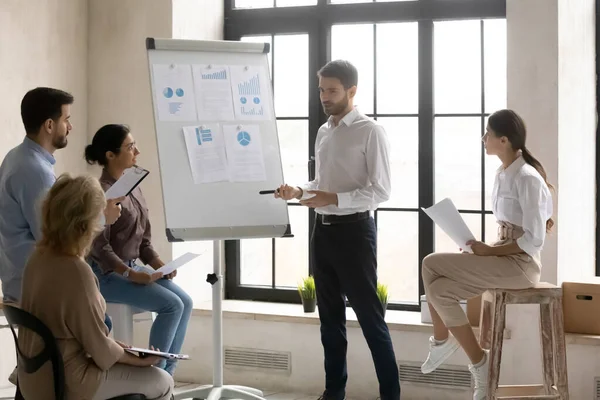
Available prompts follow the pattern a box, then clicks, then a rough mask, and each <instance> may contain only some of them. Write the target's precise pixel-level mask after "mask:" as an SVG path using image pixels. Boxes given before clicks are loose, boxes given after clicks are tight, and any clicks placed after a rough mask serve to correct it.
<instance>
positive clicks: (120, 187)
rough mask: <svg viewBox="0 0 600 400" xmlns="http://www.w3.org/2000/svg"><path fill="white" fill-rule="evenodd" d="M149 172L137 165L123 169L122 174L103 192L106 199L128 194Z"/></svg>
mask: <svg viewBox="0 0 600 400" xmlns="http://www.w3.org/2000/svg"><path fill="white" fill-rule="evenodd" d="M149 173H150V171H148V170H147V169H144V168H142V167H138V166H137V165H135V166H133V167H131V168H129V169H127V170H125V172H124V173H123V175H122V176H121V177H120V178H119V180H117V181H116V182H115V183H114V184H113V185H112V186H111V187H109V188H108V190H107V191H106V193H105V196H106V200H110V199H115V198H117V197H122V196H129V194H130V193H131V192H132V191H133V189H135V188H136V187H137V186H138V185H139V184H140V183H141V182H142V181H143V180H144V179H145V178H146V177H147V176H148V174H149Z"/></svg>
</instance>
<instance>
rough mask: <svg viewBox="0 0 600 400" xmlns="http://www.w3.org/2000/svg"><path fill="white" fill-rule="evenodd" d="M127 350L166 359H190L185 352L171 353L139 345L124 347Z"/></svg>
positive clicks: (140, 355)
mask: <svg viewBox="0 0 600 400" xmlns="http://www.w3.org/2000/svg"><path fill="white" fill-rule="evenodd" d="M125 350H126V351H129V352H134V353H138V356H139V357H145V356H148V355H153V356H157V357H160V358H165V359H167V360H190V356H188V355H187V354H173V353H165V352H162V351H156V350H150V349H142V348H139V347H129V348H127V349H125Z"/></svg>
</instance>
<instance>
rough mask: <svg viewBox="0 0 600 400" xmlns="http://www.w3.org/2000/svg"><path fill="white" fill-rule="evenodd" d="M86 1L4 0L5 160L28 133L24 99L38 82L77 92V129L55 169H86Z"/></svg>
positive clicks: (0, 35) (0, 143) (0, 105)
mask: <svg viewBox="0 0 600 400" xmlns="http://www.w3.org/2000/svg"><path fill="white" fill-rule="evenodd" d="M87 8H88V5H87V0H28V1H21V0H2V2H1V3H0V43H2V44H1V45H0V71H2V86H1V87H2V92H3V93H4V94H3V96H2V98H1V99H0V121H1V122H2V130H1V131H0V159H2V158H4V156H5V155H6V153H7V152H8V151H9V150H10V149H11V148H13V147H15V146H16V145H18V144H19V143H21V142H22V141H23V138H24V137H25V131H24V129H23V123H22V122H21V108H20V107H21V100H22V98H23V96H24V95H25V93H26V92H27V91H28V90H30V89H33V88H35V87H37V86H51V87H56V88H59V89H63V90H66V91H68V92H70V93H72V94H73V96H75V104H74V106H73V107H72V113H73V115H72V121H73V126H74V129H73V131H72V132H71V134H70V135H69V145H68V147H67V148H65V149H63V150H60V151H57V152H56V159H57V164H56V172H57V174H58V173H62V172H65V171H69V172H72V173H75V174H77V173H82V172H85V170H86V166H85V162H84V161H83V158H82V154H83V147H84V145H85V143H86V141H87V137H86V127H87V67H86V66H87V39H88V30H87V29H88V26H87Z"/></svg>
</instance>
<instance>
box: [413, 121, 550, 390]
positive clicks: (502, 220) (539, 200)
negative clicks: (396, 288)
mask: <svg viewBox="0 0 600 400" xmlns="http://www.w3.org/2000/svg"><path fill="white" fill-rule="evenodd" d="M525 139H526V129H525V123H524V122H523V120H522V119H521V117H520V116H519V115H517V114H516V113H515V112H514V111H511V110H501V111H498V112H496V113H494V114H492V115H491V116H490V117H489V120H488V126H487V129H486V133H485V135H484V136H483V138H482V140H483V143H484V144H485V149H486V153H487V154H488V155H495V156H497V157H498V158H500V160H501V161H502V166H501V167H500V168H499V169H498V172H497V175H496V180H495V183H494V189H493V194H492V205H493V206H492V207H493V212H494V216H495V217H496V219H497V221H498V224H499V229H498V241H497V242H496V243H494V244H492V245H487V244H485V243H482V242H478V241H472V242H469V243H467V245H469V246H470V247H471V250H472V252H473V253H474V254H468V253H462V254H460V253H455V254H449V253H447V254H445V253H438V254H431V255H429V256H427V257H426V258H425V259H424V260H423V268H422V269H423V283H424V286H425V294H426V296H427V304H428V305H429V309H430V311H431V317H432V322H433V337H431V338H430V339H429V348H430V350H429V355H428V357H427V360H426V361H425V363H424V364H423V366H422V367H421V370H422V372H423V373H426V374H427V373H430V372H432V371H434V370H435V369H436V368H437V367H439V366H440V365H441V364H443V363H444V362H445V361H446V360H447V359H448V358H449V357H450V356H451V355H452V354H453V353H454V352H455V351H456V350H457V349H458V347H459V346H460V347H462V348H463V350H464V351H465V353H466V354H467V356H468V357H469V359H470V360H471V364H470V365H469V369H470V371H471V373H472V374H473V378H474V382H475V392H474V395H473V399H474V400H482V399H485V398H486V395H487V393H486V392H487V378H488V367H489V364H488V354H487V351H484V350H483V349H482V348H481V346H480V345H479V343H478V341H477V339H476V338H475V334H474V333H473V329H472V328H471V326H470V324H469V321H468V319H467V316H466V315H465V313H464V311H463V309H462V308H461V307H460V304H459V301H460V300H465V299H470V298H473V297H476V296H478V295H480V294H482V293H484V292H485V291H486V290H488V289H496V288H502V289H526V288H530V287H533V286H535V284H536V283H538V282H539V280H540V271H541V262H540V251H541V250H542V246H543V244H544V240H545V238H546V232H547V231H550V229H551V228H552V226H553V225H554V222H553V220H552V218H551V216H552V195H551V193H550V189H551V188H552V186H551V185H550V184H549V183H548V180H547V178H546V172H545V171H544V168H543V167H542V165H541V164H540V162H539V161H538V160H536V159H535V158H534V157H533V156H532V155H531V153H530V152H529V150H527V148H526V147H525ZM448 331H450V333H452V336H451V337H449V332H448Z"/></svg>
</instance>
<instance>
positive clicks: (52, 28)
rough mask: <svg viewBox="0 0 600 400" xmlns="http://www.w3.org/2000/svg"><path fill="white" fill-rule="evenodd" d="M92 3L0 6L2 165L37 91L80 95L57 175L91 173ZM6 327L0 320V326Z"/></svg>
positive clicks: (37, 0) (0, 360) (62, 0)
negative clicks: (25, 103) (86, 153)
mask: <svg viewBox="0 0 600 400" xmlns="http://www.w3.org/2000/svg"><path fill="white" fill-rule="evenodd" d="M87 28H88V27H87V0H28V1H22V0H2V2H0V43H1V44H0V71H1V72H2V78H1V80H2V84H1V86H0V87H1V88H2V93H3V95H2V97H1V98H0V123H1V124H2V130H1V131H0V160H1V159H3V158H4V156H5V155H6V153H7V152H8V151H9V150H10V149H12V148H13V147H15V146H17V145H18V144H19V143H21V142H22V141H23V138H24V137H25V131H24V128H23V123H22V121H21V100H22V98H23V96H24V95H25V93H26V92H27V91H28V90H30V89H33V88H35V87H37V86H51V87H56V88H59V89H63V90H66V91H68V92H70V93H72V94H73V95H74V96H75V104H74V106H73V107H72V113H73V114H72V122H73V125H74V129H73V131H72V132H71V134H70V135H69V145H68V146H67V148H65V149H63V150H60V151H57V152H56V158H57V163H56V168H55V169H56V172H57V174H59V173H62V172H65V171H69V172H71V173H74V174H79V173H83V172H85V171H86V164H85V162H84V161H83V158H82V154H83V147H84V145H85V143H86V141H87V137H86V126H87V73H86V66H87V37H88V35H87V34H88V31H87ZM2 323H5V321H4V319H3V318H0V324H2ZM0 345H1V346H2V351H1V354H2V355H1V356H0V387H2V386H5V385H7V384H8V375H9V374H10V373H11V372H12V370H13V368H14V366H15V365H16V364H15V362H16V361H15V352H14V346H13V339H12V335H11V334H10V331H9V330H1V331H0Z"/></svg>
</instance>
